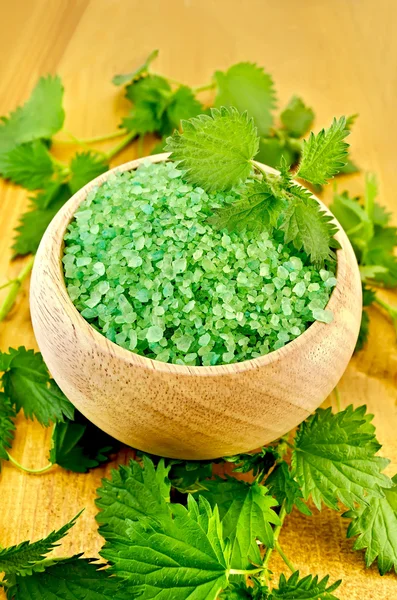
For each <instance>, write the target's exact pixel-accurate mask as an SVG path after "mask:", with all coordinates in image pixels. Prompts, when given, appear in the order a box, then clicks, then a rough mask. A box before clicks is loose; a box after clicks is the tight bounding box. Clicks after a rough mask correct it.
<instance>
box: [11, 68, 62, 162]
mask: <svg viewBox="0 0 397 600" xmlns="http://www.w3.org/2000/svg"><path fill="white" fill-rule="evenodd" d="M62 98H63V86H62V82H61V80H60V78H59V77H58V76H55V77H52V76H51V75H49V76H48V77H42V78H41V79H40V80H39V82H38V83H37V85H36V87H35V88H34V90H33V92H32V94H31V96H30V98H29V100H28V101H27V102H26V103H25V104H24V105H23V106H20V107H18V108H17V109H16V110H15V111H14V112H13V113H11V114H10V116H9V117H2V118H0V157H2V156H3V155H4V154H6V153H7V152H9V151H10V150H12V149H13V148H15V146H19V144H24V143H25V142H31V141H32V140H38V139H50V138H51V137H52V136H53V135H54V133H56V132H57V131H59V130H60V129H61V128H62V126H63V121H64V118H65V113H64V111H63V108H62ZM1 121H2V122H1Z"/></svg>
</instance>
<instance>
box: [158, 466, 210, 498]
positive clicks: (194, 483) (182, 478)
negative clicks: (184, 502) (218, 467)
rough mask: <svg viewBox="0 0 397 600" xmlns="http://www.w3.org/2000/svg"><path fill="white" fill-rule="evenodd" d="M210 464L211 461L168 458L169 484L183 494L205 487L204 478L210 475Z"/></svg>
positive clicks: (208, 477)
mask: <svg viewBox="0 0 397 600" xmlns="http://www.w3.org/2000/svg"><path fill="white" fill-rule="evenodd" d="M212 464H213V463H212V461H200V460H177V459H172V460H170V461H169V462H168V466H169V468H170V471H169V474H168V478H169V480H170V482H171V486H172V487H173V488H175V489H176V490H178V491H179V492H182V493H184V494H192V493H194V492H197V491H199V490H202V489H205V485H206V483H207V481H206V480H207V479H211V477H212Z"/></svg>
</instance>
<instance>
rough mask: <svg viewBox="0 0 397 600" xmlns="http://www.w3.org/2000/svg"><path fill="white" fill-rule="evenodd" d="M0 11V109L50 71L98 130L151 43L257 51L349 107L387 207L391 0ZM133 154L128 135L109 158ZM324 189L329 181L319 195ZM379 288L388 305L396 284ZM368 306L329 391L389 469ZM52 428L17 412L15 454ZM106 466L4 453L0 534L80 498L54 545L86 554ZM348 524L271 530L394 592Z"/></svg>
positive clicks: (374, 589) (323, 568) (21, 311)
mask: <svg viewBox="0 0 397 600" xmlns="http://www.w3.org/2000/svg"><path fill="white" fill-rule="evenodd" d="M0 10H1V17H2V24H3V28H2V29H3V32H2V36H0V56H2V58H3V60H1V61H0V75H1V76H0V114H6V113H7V112H8V111H9V110H11V109H13V108H14V107H15V106H16V105H17V104H18V103H20V102H22V101H24V100H25V99H26V98H27V97H28V95H29V92H30V90H31V88H32V86H33V85H34V83H35V81H36V79H37V77H38V76H39V75H41V74H46V73H48V72H59V73H60V74H61V76H62V78H63V80H64V83H65V86H66V96H65V106H66V111H67V118H66V125H65V127H66V128H67V129H68V130H70V131H72V132H73V133H74V134H76V135H80V136H92V135H100V134H103V133H107V132H111V131H113V130H114V128H115V127H116V126H117V123H118V119H119V117H120V115H121V114H123V111H125V110H126V107H127V105H126V103H125V101H124V99H123V98H122V94H120V93H118V92H117V90H116V91H115V89H114V88H113V86H112V85H111V83H110V80H111V77H112V76H113V75H114V74H115V73H116V72H123V71H124V70H128V69H130V68H131V67H133V65H134V64H136V62H137V61H138V60H139V59H141V58H143V57H144V56H145V55H146V54H147V53H148V52H149V51H150V50H152V49H153V48H156V47H157V48H160V49H161V53H160V57H159V60H158V62H157V64H156V70H157V71H158V72H160V73H165V74H167V75H169V76H171V77H174V78H175V79H182V80H183V81H185V82H186V83H190V84H194V85H200V84H203V83H206V82H207V81H208V79H209V77H210V76H211V74H212V72H213V71H214V70H215V69H223V68H226V67H227V66H228V65H230V64H232V63H233V62H236V61H242V60H252V61H257V62H259V63H261V64H263V65H264V66H265V68H266V69H267V70H268V71H269V72H271V73H272V75H273V76H274V79H275V82H276V85H277V89H278V95H279V99H280V101H279V105H280V106H283V105H284V104H285V103H286V102H287V101H288V99H289V98H290V96H291V95H292V94H294V93H299V94H300V95H301V96H302V97H303V98H304V99H305V100H306V102H307V103H308V104H309V105H311V106H313V107H314V109H315V111H316V115H317V121H316V125H317V126H318V127H322V126H324V125H327V124H328V123H329V122H330V120H331V118H332V117H333V116H334V115H337V116H339V115H340V114H352V113H356V112H359V113H360V117H359V119H358V121H357V125H356V126H355V129H354V133H353V135H352V137H351V143H352V148H353V158H354V159H355V160H356V161H357V163H358V164H359V165H360V166H361V167H362V168H363V169H367V170H368V169H371V170H373V171H374V172H376V173H377V175H378V177H379V180H380V187H381V201H382V203H383V204H384V205H386V206H387V207H388V208H389V209H390V210H394V211H397V202H396V195H395V188H396V184H395V164H396V163H395V159H396V151H395V145H396V144H395V140H396V138H397V121H396V110H395V98H396V92H397V79H396V75H395V74H396V73H397V38H396V36H395V31H396V28H397V5H396V3H395V1H394V0H380V1H379V0H378V1H376V0H361V1H360V2H357V0H334V1H333V2H329V0H307V1H306V2H304V3H296V2H295V0H283V1H281V2H278V3H275V2H271V1H270V0H258V1H252V0H249V1H247V2H246V3H242V2H240V1H238V0H218V1H217V2H213V1H212V0H201V1H199V0H190V1H189V2H184V1H182V0H177V1H175V0H168V2H161V1H160V0H151V1H150V2H146V3H142V2H138V0H129V1H127V0H91V1H89V0H86V1H73V0H51V2H49V1H48V0H13V2H5V1H3V2H2V3H1V5H0ZM109 145H110V144H109ZM106 147H107V146H106V145H103V146H102V148H106ZM56 149H57V151H58V156H59V158H65V157H66V154H65V153H64V151H63V150H61V147H59V148H58V147H57V148H56ZM135 157H136V150H135V148H133V147H132V148H130V149H129V150H127V151H126V152H125V153H124V154H123V155H122V156H119V157H118V160H117V163H118V164H121V163H122V162H125V161H126V160H132V159H133V158H135ZM362 183H363V177H362V175H357V176H353V177H348V178H345V179H344V180H343V182H341V183H339V184H338V185H339V187H340V188H342V189H344V188H348V189H349V190H350V191H351V192H352V193H360V191H361V190H362ZM331 193H332V192H331V190H327V193H326V198H329V197H330V195H331ZM0 198H1V200H0V202H1V209H0V210H1V212H0V214H1V236H0V284H1V283H2V282H3V281H5V280H6V278H7V277H12V276H13V275H15V274H16V273H17V272H18V271H19V269H20V268H21V264H22V262H23V261H17V262H15V263H11V262H10V258H11V252H10V246H11V240H12V238H13V229H14V227H15V226H16V224H17V222H18V217H19V215H20V214H21V212H22V211H23V210H25V209H26V206H27V204H28V195H27V194H26V193H25V192H24V191H23V190H20V189H19V188H16V187H14V186H11V185H5V184H3V183H2V182H1V183H0ZM394 223H395V224H397V219H396V217H394ZM0 294H1V296H0V297H2V294H3V293H2V292H0ZM382 294H383V295H384V297H385V299H387V300H389V301H390V302H393V301H394V303H396V304H397V296H396V295H395V294H392V293H389V292H383V293H382ZM370 316H371V332H370V340H369V344H368V346H367V348H366V350H365V351H363V352H362V353H360V354H359V355H358V356H356V357H355V358H354V359H353V360H352V361H351V363H350V365H349V367H348V370H347V372H346V374H345V375H344V377H343V379H342V382H341V384H340V390H341V393H342V399H343V403H344V404H345V405H347V404H349V403H351V402H352V403H354V404H355V405H360V404H363V403H366V404H367V405H368V408H369V410H370V411H371V412H373V413H374V414H375V424H376V426H377V430H378V437H379V439H380V441H381V443H382V444H383V449H382V452H383V454H384V455H386V456H388V457H389V458H390V459H391V460H392V463H391V465H390V467H389V469H388V472H389V474H390V475H393V474H394V473H395V472H396V470H397V442H396V423H397V410H396V400H397V393H396V384H397V345H396V339H395V334H394V332H393V329H392V328H391V326H390V323H389V321H388V320H387V319H386V318H385V317H384V316H383V315H382V314H381V313H380V312H378V311H377V310H376V309H373V310H371V311H370ZM19 344H24V345H26V346H27V347H36V344H35V340H34V337H33V333H32V328H31V324H30V318H29V308H28V302H27V287H25V288H24V293H23V294H22V295H21V296H20V299H19V300H18V303H17V305H16V306H15V309H14V311H13V313H12V314H11V315H10V318H9V319H8V321H7V322H6V323H1V324H0V348H1V349H6V348H7V347H8V346H9V345H12V346H18V345H19ZM49 438H50V434H49V432H48V431H47V430H44V429H42V428H41V427H40V426H39V425H38V424H37V423H34V424H32V423H28V422H26V421H25V420H24V419H23V418H22V417H21V418H20V419H19V421H18V434H17V439H16V442H15V444H14V448H13V453H14V455H15V457H16V458H17V459H18V460H20V461H21V462H23V463H24V464H26V465H27V466H30V467H39V466H43V465H44V464H46V462H47V456H48V449H49ZM127 459H128V453H127V452H123V453H121V454H120V455H119V456H118V457H117V459H116V460H115V461H114V463H113V465H115V464H118V463H123V462H125V461H126V460H127ZM109 468H110V466H108V467H106V468H103V469H98V470H96V471H93V472H92V473H89V474H88V475H73V474H70V473H66V472H64V471H62V470H61V469H55V470H54V471H53V472H50V473H48V474H46V475H44V476H41V477H29V476H27V475H24V474H22V473H20V472H18V471H16V470H15V469H14V468H12V467H11V466H10V465H9V464H6V465H5V466H4V468H3V471H2V474H1V475H0V494H1V496H0V498H1V500H0V503H1V516H0V544H1V545H3V546H6V545H8V544H12V543H17V542H19V541H21V540H23V539H28V538H30V539H37V538H39V537H41V536H42V535H45V534H46V533H48V532H49V531H50V530H52V529H54V528H55V527H58V526H60V525H61V524H63V523H64V522H65V521H66V520H67V519H69V518H70V517H71V516H72V515H74V514H75V513H76V512H77V511H78V510H79V509H80V508H82V507H85V508H86V510H85V512H84V515H83V517H82V518H81V519H80V521H79V522H78V524H77V525H76V526H75V528H74V530H73V532H72V533H71V534H70V535H69V537H68V538H67V539H66V541H65V542H64V544H63V547H62V548H60V549H59V553H60V554H63V555H64V554H67V553H69V552H79V551H83V550H85V551H86V552H87V555H92V554H95V553H96V552H97V550H98V549H99V547H100V538H99V537H98V536H97V534H96V526H95V522H94V515H95V507H94V498H95V489H96V487H98V485H99V482H100V478H101V477H102V476H104V475H106V473H108V472H109ZM346 526H347V523H345V521H344V520H343V519H341V518H340V516H339V515H337V514H336V513H333V512H331V511H329V510H323V511H322V512H321V513H317V512H315V514H314V516H313V517H311V518H310V519H309V518H306V517H303V516H302V515H300V514H299V513H293V515H292V516H291V517H289V518H288V519H287V521H286V525H285V529H283V532H282V534H281V539H280V542H281V544H282V545H283V547H284V549H285V551H286V552H287V554H288V555H289V556H290V557H291V558H292V559H293V560H294V563H295V565H296V566H297V567H298V568H299V569H300V570H301V572H302V573H303V574H307V573H315V572H317V573H319V574H320V575H325V574H327V573H329V574H330V575H331V578H333V579H339V578H340V577H342V578H343V585H342V587H341V588H340V591H339V590H338V596H339V597H340V598H341V600H363V599H365V600H394V599H395V598H396V597H397V578H396V575H395V574H389V575H387V576H384V577H383V578H381V577H379V574H378V573H377V570H376V568H375V567H372V568H371V569H369V570H365V568H364V561H363V555H362V553H361V552H356V553H354V552H352V550H351V548H352V541H349V540H346V539H345V537H344V532H345V529H346ZM271 566H272V568H273V570H274V571H275V573H278V572H279V571H280V570H284V565H283V563H281V561H280V560H278V559H277V558H276V557H275V558H274V561H273V562H272V565H271Z"/></svg>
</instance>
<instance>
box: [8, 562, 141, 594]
mask: <svg viewBox="0 0 397 600" xmlns="http://www.w3.org/2000/svg"><path fill="white" fill-rule="evenodd" d="M104 566H105V565H103V564H100V563H98V562H95V559H84V558H80V557H79V556H73V557H71V558H66V559H64V560H60V561H57V562H56V563H55V564H52V565H50V566H48V567H47V568H46V569H45V571H43V572H41V573H33V574H32V575H31V576H30V577H25V576H20V575H18V576H17V577H15V578H14V579H13V584H12V587H11V589H10V590H9V597H10V598H12V599H13V600H38V599H40V600H130V599H131V600H132V598H136V597H137V594H135V593H134V591H133V589H132V586H131V585H130V584H129V583H128V582H126V581H122V580H121V579H119V578H117V577H113V576H111V575H110V574H109V571H108V570H106V569H105V570H103V567H104Z"/></svg>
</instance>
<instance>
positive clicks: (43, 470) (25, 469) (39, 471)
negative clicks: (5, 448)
mask: <svg viewBox="0 0 397 600" xmlns="http://www.w3.org/2000/svg"><path fill="white" fill-rule="evenodd" d="M7 456H8V460H9V461H10V463H12V464H13V465H14V467H17V469H20V470H21V471H23V472H24V473H29V474H30V475H41V474H42V473H46V472H47V471H49V470H50V469H52V467H54V466H55V465H54V464H53V463H49V464H48V465H46V466H45V467H42V468H41V469H29V468H28V467H24V466H23V465H21V464H20V463H19V462H18V461H17V460H15V458H13V457H12V456H11V454H8V453H7Z"/></svg>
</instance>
